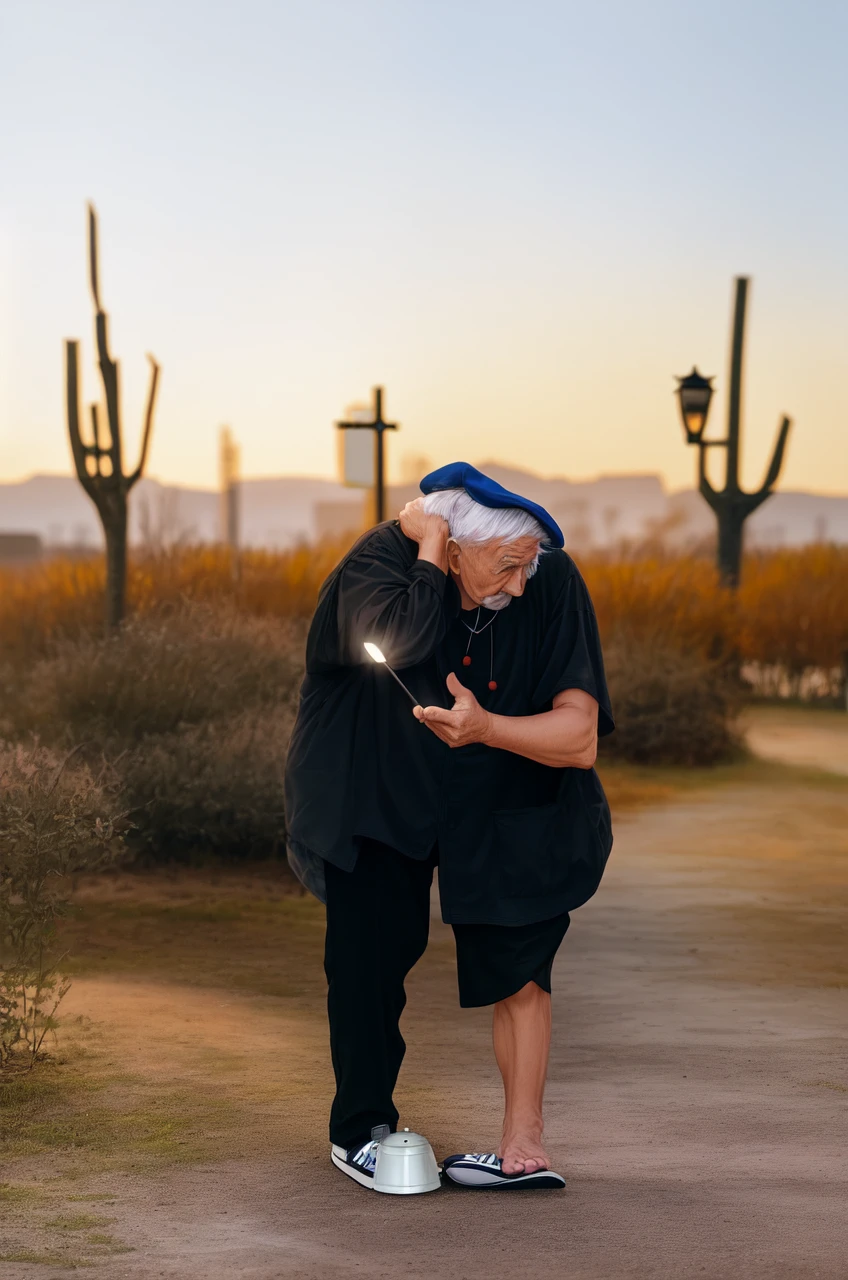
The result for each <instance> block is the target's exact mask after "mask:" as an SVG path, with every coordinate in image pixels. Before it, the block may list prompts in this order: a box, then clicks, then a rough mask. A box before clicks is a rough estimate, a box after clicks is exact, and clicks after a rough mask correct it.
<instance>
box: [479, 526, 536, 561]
mask: <svg viewBox="0 0 848 1280" xmlns="http://www.w3.org/2000/svg"><path fill="white" fill-rule="evenodd" d="M540 546H541V544H540V542H539V539H538V538H534V537H532V536H530V535H529V534H528V535H525V536H524V537H523V538H513V539H512V541H511V542H503V541H502V540H501V539H500V538H494V539H492V541H491V542H482V543H480V544H479V545H478V547H477V550H478V551H481V552H482V553H483V555H484V556H485V557H486V559H487V560H488V561H490V562H491V563H494V564H512V565H521V564H532V562H533V561H534V560H535V559H536V558H537V556H538V555H539V550H540Z"/></svg>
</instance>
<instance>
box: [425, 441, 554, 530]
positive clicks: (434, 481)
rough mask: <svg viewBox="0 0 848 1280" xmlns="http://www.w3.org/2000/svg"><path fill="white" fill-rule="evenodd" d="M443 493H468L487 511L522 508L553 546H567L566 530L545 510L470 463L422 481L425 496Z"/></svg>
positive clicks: (456, 464)
mask: <svg viewBox="0 0 848 1280" xmlns="http://www.w3.org/2000/svg"><path fill="white" fill-rule="evenodd" d="M439 489H464V490H465V492H466V493H467V494H468V495H469V497H471V498H473V499H474V501H475V502H479V503H480V504H481V505H482V506H484V507H520V508H521V510H522V511H529V512H530V514H531V516H535V517H536V519H537V520H538V521H539V524H540V525H541V526H542V528H543V529H544V530H545V533H546V534H547V535H548V542H550V543H551V544H552V545H553V546H555V547H561V546H562V545H563V543H564V542H565V539H564V538H563V536H562V529H560V527H559V525H558V524H557V522H556V520H554V518H553V516H551V515H549V514H548V512H547V511H546V510H545V508H544V507H540V506H539V504H538V502H531V501H530V499H529V498H522V497H521V495H520V494H519V493H510V491H509V489H505V488H504V487H503V485H502V484H498V482H497V480H492V479H490V477H489V476H484V475H483V472H482V471H478V470H477V468H476V467H472V466H471V464H470V462H449V463H448V464H447V466H445V467H439V469H438V470H437V471H431V472H430V474H429V475H428V476H425V477H424V479H423V480H422V481H421V492H422V493H435V492H436V491H437V490H439Z"/></svg>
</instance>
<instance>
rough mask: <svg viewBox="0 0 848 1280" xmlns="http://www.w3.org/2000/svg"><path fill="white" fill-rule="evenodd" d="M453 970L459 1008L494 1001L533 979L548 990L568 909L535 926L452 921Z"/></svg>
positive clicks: (510, 993) (503, 997)
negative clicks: (454, 957)
mask: <svg viewBox="0 0 848 1280" xmlns="http://www.w3.org/2000/svg"><path fill="white" fill-rule="evenodd" d="M451 928H452V929H453V936H454V939H455V941H456V973H457V978H458V980H459V1003H460V1005H461V1006H462V1008H463V1009H474V1008H477V1007H478V1006H479V1005H484V1004H495V1003H497V1001H498V1000H506V999H507V998H508V997H509V996H514V995H515V993H516V991H520V990H521V988H522V987H526V985H527V983H528V982H535V983H536V985H537V986H539V987H541V988H542V990H543V991H548V992H549V991H550V989H551V969H552V967H553V963H554V957H555V956H556V953H557V951H558V950H559V946H560V943H561V942H562V940H563V938H564V937H565V931H566V929H567V928H568V912H567V911H566V912H564V913H563V914H562V915H559V916H554V917H553V919H552V920H540V921H539V922H538V923H537V924H517V925H510V924H455V925H452V926H451Z"/></svg>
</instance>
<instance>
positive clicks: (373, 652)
mask: <svg viewBox="0 0 848 1280" xmlns="http://www.w3.org/2000/svg"><path fill="white" fill-rule="evenodd" d="M365 652H366V653H367V654H368V657H369V658H373V660H374V661H375V662H381V663H382V664H383V666H384V667H385V668H386V670H387V671H389V672H391V674H392V675H393V676H394V678H395V680H397V682H398V684H399V685H400V687H401V689H403V691H404V693H405V694H407V695H408V697H410V698H411V699H412V705H413V706H414V707H420V706H421V703H420V702H419V701H418V699H417V698H416V697H415V695H414V694H412V693H410V691H409V689H407V687H406V685H405V684H404V683H403V681H402V680H401V678H400V676H399V675H398V674H397V672H396V671H392V669H391V667H390V666H389V664H388V662H386V658H385V655H384V653H383V651H382V649H378V648H377V646H376V645H375V644H371V642H370V640H366V641H365Z"/></svg>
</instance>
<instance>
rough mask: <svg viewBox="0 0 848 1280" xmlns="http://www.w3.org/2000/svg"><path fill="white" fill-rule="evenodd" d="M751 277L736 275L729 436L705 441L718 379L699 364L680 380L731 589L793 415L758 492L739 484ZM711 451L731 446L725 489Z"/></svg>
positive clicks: (686, 425)
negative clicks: (716, 481)
mask: <svg viewBox="0 0 848 1280" xmlns="http://www.w3.org/2000/svg"><path fill="white" fill-rule="evenodd" d="M747 298H748V277H747V276H737V277H736V302H735V306H734V310H733V336H732V341H731V347H730V397H729V400H728V407H727V437H726V439H724V440H705V439H704V429H705V427H706V425H707V415H708V414H709V411H710V401H711V399H712V395H713V385H712V383H713V380H712V378H704V377H703V376H702V375H701V374H700V373H699V372H698V370H697V369H696V368H693V370H692V372H691V373H689V374H687V375H686V377H685V378H678V379H677V382H678V387H677V397H678V400H679V403H680V416H681V418H682V420H683V430H684V432H685V434H686V443H687V444H696V445H697V446H698V489H699V491H700V493H701V496H702V497H703V498H704V499H705V500H706V501H707V502H708V503H709V505H710V506H711V507H712V509H713V511H714V512H715V513H716V520H717V521H718V569H719V573H720V575H721V580H722V582H723V583H724V584H725V585H726V586H729V587H736V586H738V585H739V573H740V568H741V564H742V535H743V527H744V524H745V521H746V520H747V519H748V516H749V515H751V513H752V512H754V511H756V509H757V507H759V506H761V505H762V504H763V503H764V502H765V500H766V498H770V497H771V495H772V493H773V492H774V487H775V485H776V483H777V478H778V476H779V475H780V468H781V466H782V464H783V454H784V451H785V449H786V438H787V436H788V435H789V427H790V425H791V424H790V419H789V418H787V417H784V418H783V420H782V422H781V424H780V430H779V431H778V436H777V441H776V443H775V446H774V453H773V454H772V458H771V462H770V464H769V469H768V471H767V473H766V477H765V480H764V481H763V483H762V485H761V486H760V488H759V489H758V490H757V491H756V492H755V493H745V492H744V490H743V489H742V488H741V487H740V485H739V446H740V435H741V405H742V354H743V346H744V339H745V304H746V302H747ZM708 449H726V450H727V468H726V473H725V484H724V488H723V489H716V488H714V487H713V485H712V484H711V483H710V481H709V479H708V478H707V467H706V455H707V450H708Z"/></svg>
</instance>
